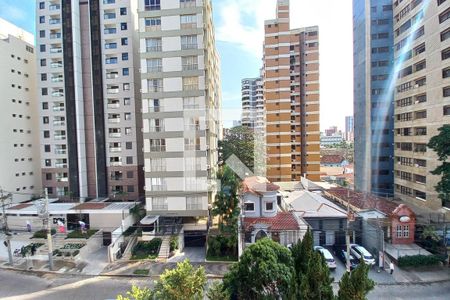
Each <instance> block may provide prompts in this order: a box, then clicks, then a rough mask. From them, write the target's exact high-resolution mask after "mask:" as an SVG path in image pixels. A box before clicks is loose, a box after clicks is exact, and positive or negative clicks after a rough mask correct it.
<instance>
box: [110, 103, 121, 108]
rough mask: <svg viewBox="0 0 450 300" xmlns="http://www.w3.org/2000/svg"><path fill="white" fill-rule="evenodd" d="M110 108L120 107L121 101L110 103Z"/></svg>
mask: <svg viewBox="0 0 450 300" xmlns="http://www.w3.org/2000/svg"><path fill="white" fill-rule="evenodd" d="M108 108H112V109H116V108H120V103H119V102H114V103H108Z"/></svg>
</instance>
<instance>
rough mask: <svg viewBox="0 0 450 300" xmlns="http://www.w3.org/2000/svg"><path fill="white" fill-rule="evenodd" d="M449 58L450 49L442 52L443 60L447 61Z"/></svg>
mask: <svg viewBox="0 0 450 300" xmlns="http://www.w3.org/2000/svg"><path fill="white" fill-rule="evenodd" d="M449 57H450V47H449V48H447V49H445V50H442V52H441V58H442V60H446V59H447V58H449Z"/></svg>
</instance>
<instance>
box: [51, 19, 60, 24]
mask: <svg viewBox="0 0 450 300" xmlns="http://www.w3.org/2000/svg"><path fill="white" fill-rule="evenodd" d="M48 23H49V24H50V25H56V24H61V19H49V20H48Z"/></svg>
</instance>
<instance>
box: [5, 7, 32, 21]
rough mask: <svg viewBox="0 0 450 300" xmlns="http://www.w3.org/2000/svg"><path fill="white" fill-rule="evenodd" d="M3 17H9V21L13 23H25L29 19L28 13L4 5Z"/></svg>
mask: <svg viewBox="0 0 450 300" xmlns="http://www.w3.org/2000/svg"><path fill="white" fill-rule="evenodd" d="M2 15H3V16H5V17H7V18H8V19H9V20H11V21H13V22H17V21H23V20H26V18H27V13H26V11H24V10H21V9H19V8H18V7H16V6H12V5H3V7H2Z"/></svg>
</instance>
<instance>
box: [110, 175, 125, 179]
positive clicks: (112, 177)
mask: <svg viewBox="0 0 450 300" xmlns="http://www.w3.org/2000/svg"><path fill="white" fill-rule="evenodd" d="M110 179H111V180H122V179H123V176H122V175H111V177H110Z"/></svg>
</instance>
